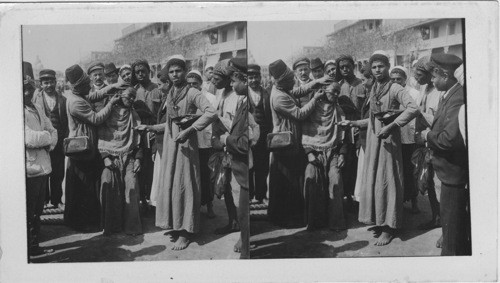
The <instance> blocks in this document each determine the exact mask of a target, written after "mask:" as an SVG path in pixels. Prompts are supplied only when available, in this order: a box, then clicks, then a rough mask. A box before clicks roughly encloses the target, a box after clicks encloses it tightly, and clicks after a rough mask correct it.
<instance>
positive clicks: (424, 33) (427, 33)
mask: <svg viewBox="0 0 500 283" xmlns="http://www.w3.org/2000/svg"><path fill="white" fill-rule="evenodd" d="M420 33H421V34H422V39H423V40H427V39H429V38H430V35H431V31H430V28H429V27H422V28H420Z"/></svg>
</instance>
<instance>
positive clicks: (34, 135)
mask: <svg viewBox="0 0 500 283" xmlns="http://www.w3.org/2000/svg"><path fill="white" fill-rule="evenodd" d="M22 34H23V38H22V40H23V89H24V106H25V107H24V114H25V145H26V170H27V172H26V174H27V175H26V186H27V188H26V192H27V226H28V253H29V260H30V262H36V263H41V262H92V261H135V260H141V261H152V260H169V259H170V260H179V259H198V260H199V259H237V258H239V257H240V254H241V251H242V250H243V255H242V257H247V256H248V248H247V246H242V244H241V239H240V231H242V232H241V234H244V235H245V232H247V231H248V228H241V227H247V226H248V220H246V218H245V216H247V215H248V212H246V213H245V212H243V213H242V212H241V207H242V205H241V203H242V202H245V198H244V195H245V193H243V196H240V185H239V184H243V188H244V189H246V192H247V191H248V189H247V187H248V186H247V185H245V183H244V181H242V180H240V179H245V176H242V174H243V173H239V175H238V174H237V173H233V174H231V166H236V165H238V166H239V167H238V169H239V170H240V171H242V170H243V169H241V168H247V167H248V165H245V164H246V163H247V162H248V161H247V159H246V153H243V150H248V149H247V148H245V149H241V148H238V150H239V151H238V152H236V153H235V152H233V151H232V149H233V148H234V147H231V146H232V144H231V143H233V142H234V140H235V139H234V136H239V135H243V134H244V133H246V132H241V129H245V131H246V129H247V119H239V117H240V116H242V114H239V113H240V112H242V111H243V112H242V113H245V115H246V113H247V112H246V110H245V109H243V107H240V104H242V99H243V98H244V96H243V95H238V94H237V92H236V91H234V90H233V85H235V84H236V83H234V82H232V81H231V77H232V75H233V74H237V73H242V72H244V71H241V70H240V69H239V68H240V67H241V66H243V65H246V23H245V22H199V23H198V22H190V23H188V22H186V23H182V22H154V23H133V24H99V25H97V24H95V25H90V24H89V25H46V26H23V27H22ZM241 62H244V64H241ZM233 63H234V64H233ZM243 67H244V66H243ZM245 88H246V87H245ZM236 119H238V120H236ZM233 122H234V123H233ZM236 124H238V125H241V126H238V127H236ZM212 125H213V127H212ZM235 128H237V129H236V130H235ZM237 130H239V131H240V132H239V133H238V134H237V133H236V131H237ZM222 139H223V140H222ZM221 140H222V141H221ZM240 156H244V158H242V157H240ZM231 157H232V158H233V162H232V164H229V167H228V168H226V167H223V165H222V163H223V161H224V160H225V159H227V158H231ZM237 162H239V163H241V164H239V163H238V164H236V163H237ZM245 166H246V167H245ZM222 167H223V169H219V168H222ZM211 168H212V169H211ZM216 169H218V171H217V170H216ZM223 170H226V171H227V172H224V171H223ZM246 171H248V169H246ZM217 172H224V173H225V174H224V176H225V178H226V179H225V181H226V182H225V183H224V184H222V185H220V186H215V185H214V184H215V181H213V180H215V179H216V178H217V177H218V175H216V174H217ZM231 175H233V176H234V177H233V178H231V177H232V176H231ZM244 192H245V191H244ZM246 194H248V192H247V193H246ZM214 196H217V197H214ZM222 199H223V200H222ZM246 203H248V200H246ZM243 207H247V205H244V206H243ZM246 211H248V208H247V210H246ZM240 217H242V219H245V220H244V221H243V222H244V223H241V221H240ZM244 239H246V244H247V243H248V241H247V240H248V237H246V238H245V237H244Z"/></svg>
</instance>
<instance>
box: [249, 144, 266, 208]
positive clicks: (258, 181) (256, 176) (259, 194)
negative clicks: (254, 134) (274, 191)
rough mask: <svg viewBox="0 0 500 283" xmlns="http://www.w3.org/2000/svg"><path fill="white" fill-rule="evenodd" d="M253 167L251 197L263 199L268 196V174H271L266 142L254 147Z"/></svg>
mask: <svg viewBox="0 0 500 283" xmlns="http://www.w3.org/2000/svg"><path fill="white" fill-rule="evenodd" d="M252 154H253V168H252V169H250V171H249V174H248V175H249V178H250V179H249V185H250V199H253V197H254V196H255V199H257V200H258V201H262V200H263V199H265V198H267V175H268V174H269V151H268V150H267V148H266V144H265V142H260V141H259V143H257V144H256V145H255V147H254V148H252Z"/></svg>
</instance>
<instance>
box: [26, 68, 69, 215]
mask: <svg viewBox="0 0 500 283" xmlns="http://www.w3.org/2000/svg"><path fill="white" fill-rule="evenodd" d="M39 79H40V84H41V87H42V90H41V91H40V92H38V93H37V94H36V95H34V96H33V104H35V105H37V106H38V107H40V109H42V111H43V112H44V113H45V115H46V116H47V117H48V118H49V119H50V122H51V123H52V126H53V127H54V128H55V129H56V130H57V145H56V147H55V148H54V150H52V151H51V152H50V161H51V165H52V173H50V175H49V185H48V186H47V198H46V200H45V201H46V202H48V201H49V200H50V203H51V204H52V206H55V207H60V206H61V205H62V202H61V197H62V181H63V179H64V152H63V141H64V139H65V138H66V137H67V136H68V114H67V113H66V97H64V96H63V95H62V94H61V93H59V92H57V91H56V72H55V71H54V70H48V69H44V70H41V71H40V76H39Z"/></svg>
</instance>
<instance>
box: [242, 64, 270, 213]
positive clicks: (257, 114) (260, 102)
mask: <svg viewBox="0 0 500 283" xmlns="http://www.w3.org/2000/svg"><path fill="white" fill-rule="evenodd" d="M248 86H249V88H248V96H249V111H250V113H252V115H253V117H254V119H255V122H256V123H257V124H258V125H259V129H260V135H259V140H258V141H257V144H255V146H254V147H253V148H252V154H253V168H252V169H250V172H249V173H250V176H249V177H250V180H249V181H250V199H252V198H253V197H254V196H255V199H256V200H257V201H258V202H259V203H262V202H263V201H264V199H267V176H268V174H269V150H268V149H267V145H266V139H267V134H269V133H271V132H272V130H273V116H272V113H271V104H270V95H269V92H267V90H265V89H264V88H263V87H262V85H261V73H260V66H259V65H255V64H250V65H248Z"/></svg>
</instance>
